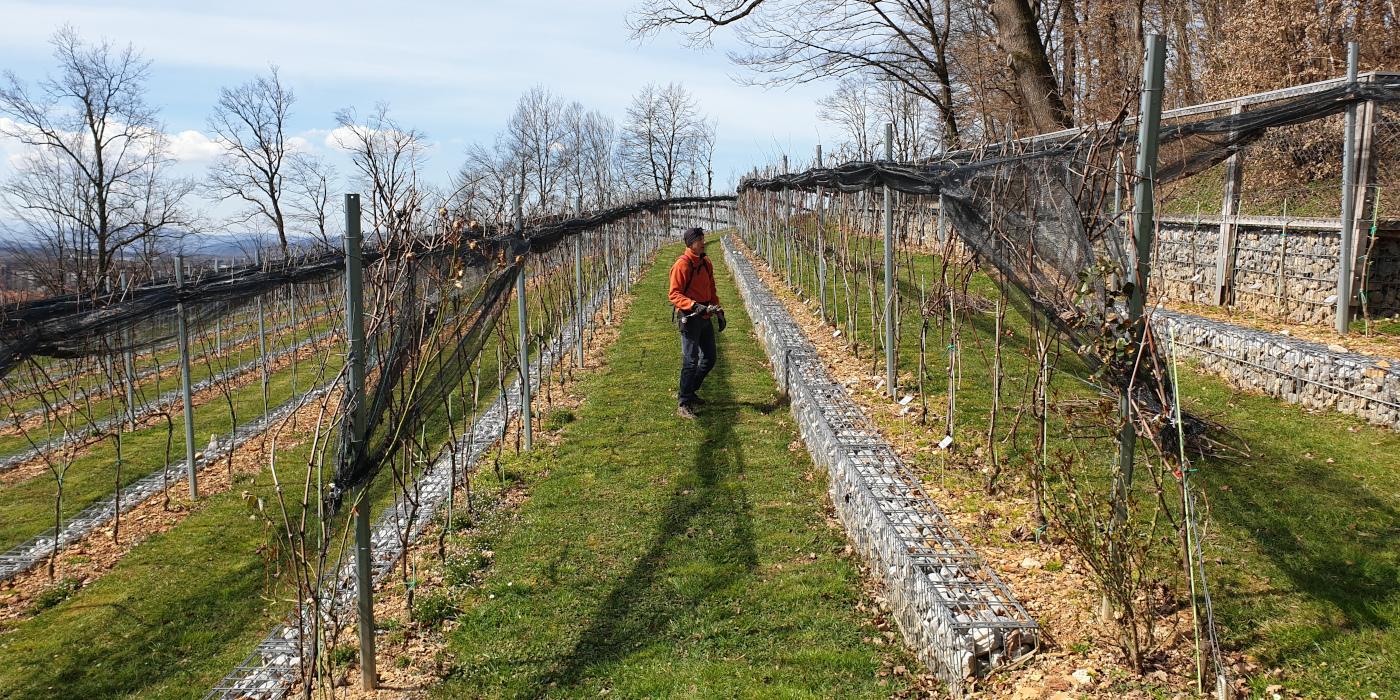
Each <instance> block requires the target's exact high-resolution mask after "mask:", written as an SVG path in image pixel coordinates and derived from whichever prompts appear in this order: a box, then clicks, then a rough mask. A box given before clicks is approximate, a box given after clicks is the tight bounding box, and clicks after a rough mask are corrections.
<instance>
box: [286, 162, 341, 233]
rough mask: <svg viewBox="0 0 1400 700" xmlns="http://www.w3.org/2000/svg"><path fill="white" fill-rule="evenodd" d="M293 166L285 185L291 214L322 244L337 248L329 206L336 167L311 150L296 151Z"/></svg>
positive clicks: (288, 210) (293, 219)
mask: <svg viewBox="0 0 1400 700" xmlns="http://www.w3.org/2000/svg"><path fill="white" fill-rule="evenodd" d="M290 165H291V170H290V171H289V172H288V173H287V184H286V189H287V194H288V195H289V197H288V198H287V201H286V208H287V212H288V214H289V217H290V218H291V220H292V221H294V222H297V223H299V224H301V227H302V228H303V229H304V230H306V231H308V232H310V233H311V235H312V236H313V237H314V238H315V239H316V241H317V243H318V244H319V245H321V246H324V247H327V248H331V247H334V245H335V244H334V243H333V242H332V241H331V236H332V234H333V233H334V230H333V224H331V221H332V218H331V216H330V207H331V183H332V182H334V181H335V176H336V173H335V166H333V165H331V164H330V162H329V161H327V160H326V159H324V158H321V157H319V156H315V155H311V154H308V153H297V154H294V157H293V158H292V159H291V161H290Z"/></svg>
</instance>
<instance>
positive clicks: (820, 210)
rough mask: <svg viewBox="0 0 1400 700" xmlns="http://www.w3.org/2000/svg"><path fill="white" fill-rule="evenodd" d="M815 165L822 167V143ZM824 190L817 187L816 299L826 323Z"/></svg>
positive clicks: (818, 148) (818, 146)
mask: <svg viewBox="0 0 1400 700" xmlns="http://www.w3.org/2000/svg"><path fill="white" fill-rule="evenodd" d="M817 167H818V168H820V167H822V145H821V144H817ZM825 200H826V191H825V190H823V189H822V188H820V187H818V188H817V300H818V304H819V308H820V309H821V313H822V323H826V206H825V205H826V201H825Z"/></svg>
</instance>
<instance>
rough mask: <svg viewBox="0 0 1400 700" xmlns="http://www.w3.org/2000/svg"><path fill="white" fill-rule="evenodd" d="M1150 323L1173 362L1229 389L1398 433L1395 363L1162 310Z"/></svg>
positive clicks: (1399, 365) (1399, 391)
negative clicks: (1184, 360) (1171, 342)
mask: <svg viewBox="0 0 1400 700" xmlns="http://www.w3.org/2000/svg"><path fill="white" fill-rule="evenodd" d="M1152 323H1153V327H1154V330H1155V331H1156V333H1157V334H1158V336H1159V337H1160V338H1161V339H1162V340H1164V341H1165V340H1167V338H1168V337H1169V332H1170V334H1171V335H1174V336H1175V341H1176V342H1175V347H1176V352H1177V353H1178V354H1179V355H1180V356H1182V357H1188V358H1191V359H1192V360H1193V361H1195V362H1196V364H1198V365H1199V366H1200V367H1201V368H1202V369H1205V370H1207V371H1209V372H1212V373H1214V374H1217V375H1219V376H1221V377H1224V378H1225V379H1226V380H1227V381H1229V382H1230V383H1231V384H1233V385H1235V386H1237V387H1240V388H1243V389H1251V390H1254V391H1259V392H1262V393H1264V394H1267V395H1269V396H1273V397H1275V398H1279V399H1283V400H1284V401H1287V402H1289V403H1296V404H1299V405H1302V406H1306V407H1308V408H1314V409H1325V410H1335V411H1339V412H1342V413H1349V414H1351V415H1354V416H1358V417H1360V418H1364V419H1365V420H1366V421H1368V422H1370V423H1374V424H1376V425H1382V426H1386V427H1389V428H1394V429H1400V360H1394V359H1385V358H1378V357H1372V356H1370V355H1362V354H1359V353H1354V352H1346V351H1344V350H1342V349H1341V348H1339V347H1337V346H1327V345H1322V344H1320V343H1314V342H1310V341H1306V340H1299V339H1297V338H1292V337H1289V336H1286V335H1280V334H1278V333H1270V332H1268V331H1261V330H1257V329H1254V328H1245V327H1241V326H1236V325H1234V324H1230V323H1225V322H1223V321H1215V320H1211V319H1207V318H1201V317H1200V316H1193V315H1191V314H1185V313H1180V312H1176V311H1168V310H1166V309H1157V310H1156V311H1154V312H1153V315H1152Z"/></svg>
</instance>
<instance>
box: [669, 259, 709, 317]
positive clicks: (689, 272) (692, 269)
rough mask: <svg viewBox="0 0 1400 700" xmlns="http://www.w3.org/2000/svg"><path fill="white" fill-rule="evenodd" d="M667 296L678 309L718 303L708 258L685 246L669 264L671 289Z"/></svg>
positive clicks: (686, 309)
mask: <svg viewBox="0 0 1400 700" xmlns="http://www.w3.org/2000/svg"><path fill="white" fill-rule="evenodd" d="M667 297H669V298H670V300H671V305H672V306H675V307H676V310H678V311H689V310H690V308H691V307H692V306H695V305H696V304H718V303H719V290H717V289H715V268H714V264H713V263H711V262H710V258H709V257H708V256H707V257H703V258H702V257H700V256H698V255H696V254H695V253H693V252H691V250H690V249H689V248H687V249H686V251H685V254H684V255H682V256H680V257H679V258H676V264H674V265H672V266H671V290H670V293H669V294H668V295H667ZM706 317H707V318H708V314H707V315H706Z"/></svg>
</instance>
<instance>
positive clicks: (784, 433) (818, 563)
mask: <svg viewBox="0 0 1400 700" xmlns="http://www.w3.org/2000/svg"><path fill="white" fill-rule="evenodd" d="M714 247H715V248H716V249H717V248H718V242H717V241H716V242H715V245H714ZM678 253H679V247H678V246H674V247H672V248H668V249H666V250H663V252H662V253H661V255H660V258H659V264H658V265H656V266H655V267H654V268H653V269H652V270H651V271H649V272H648V273H647V274H646V275H645V277H644V278H643V279H642V280H641V282H640V283H639V284H638V286H637V288H636V293H637V295H638V296H637V301H636V302H635V305H634V307H633V310H632V312H631V313H630V314H629V316H628V317H627V319H626V320H625V322H624V324H623V326H622V328H621V331H620V333H621V335H620V337H619V339H618V341H617V342H616V343H615V344H614V345H613V346H612V347H611V348H610V349H609V351H608V361H607V366H606V367H605V368H604V369H602V370H601V371H599V372H597V373H595V374H593V375H591V376H589V377H588V378H586V379H584V380H583V385H582V386H581V387H580V388H581V392H582V393H583V395H585V396H587V397H588V398H587V402H586V403H585V404H584V407H583V408H582V409H581V411H580V413H579V415H578V419H577V421H575V422H573V423H570V424H569V425H568V426H567V427H566V428H565V429H564V432H563V439H562V441H561V442H560V443H559V444H558V445H556V446H554V447H549V448H541V450H540V452H539V453H537V454H535V455H533V456H532V457H531V459H530V462H531V463H533V464H534V465H538V466H540V468H541V472H540V473H541V476H540V477H539V478H538V480H537V481H535V482H534V483H531V484H530V486H529V492H530V496H529V500H528V501H526V502H525V504H524V505H522V506H521V507H520V511H519V513H518V515H517V517H515V518H513V519H512V520H511V521H510V522H507V523H505V524H503V525H502V526H501V528H500V529H499V530H497V531H488V532H485V533H475V534H471V535H468V537H469V538H473V539H474V542H472V543H469V544H472V545H474V546H478V547H483V548H486V547H489V548H490V549H491V550H493V551H494V558H493V560H494V563H493V564H492V566H491V567H490V568H489V569H488V570H487V571H486V573H485V574H484V576H483V577H482V578H480V579H479V580H474V581H470V582H465V583H458V584H457V585H456V587H455V588H451V589H449V590H448V591H447V593H448V594H449V595H451V596H452V597H453V598H454V599H456V600H457V602H458V607H459V608H460V609H461V610H462V613H461V615H460V616H459V617H458V624H457V626H456V627H455V629H454V632H452V633H451V635H450V639H449V650H450V652H451V653H452V655H453V656H455V657H456V664H455V665H456V672H455V673H453V674H452V675H451V677H450V678H449V679H448V680H447V681H446V682H445V683H444V684H443V685H442V686H440V687H439V688H438V689H437V690H436V692H435V696H436V697H442V698H449V697H483V696H484V697H517V696H537V695H546V696H569V697H573V696H577V697H585V696H586V697H598V696H599V695H600V693H603V692H604V691H608V692H610V693H611V694H613V695H614V696H616V697H665V696H684V697H843V698H849V697H888V696H890V694H891V693H892V692H894V691H895V690H897V687H896V686H897V685H899V684H902V683H907V679H905V678H903V677H895V676H894V675H893V674H890V675H891V678H890V679H884V678H882V677H881V676H882V675H884V674H883V673H882V670H885V669H888V668H889V667H890V666H892V665H895V664H907V665H908V667H909V668H912V667H913V663H912V662H911V661H909V660H908V659H907V658H906V657H904V656H903V652H901V651H898V645H897V644H894V645H890V644H880V643H877V642H875V641H872V639H880V638H881V635H880V632H879V631H878V630H876V629H875V628H874V627H873V626H872V625H871V623H870V622H869V619H868V617H869V615H870V614H869V613H862V612H859V611H858V607H857V606H858V605H859V604H860V602H861V599H862V594H861V580H860V576H859V571H858V569H857V567H856V565H855V563H853V562H852V561H851V560H849V559H847V558H846V557H844V556H842V555H841V554H840V552H841V551H842V549H843V547H844V538H843V536H842V534H841V533H840V531H839V530H836V529H833V528H831V527H829V526H828V524H827V523H826V521H825V519H824V517H823V514H822V510H823V506H822V498H823V492H824V482H825V478H824V474H823V473H821V472H820V471H819V470H818V469H816V468H815V467H814V466H813V465H812V462H811V460H810V459H809V458H808V456H807V454H806V452H805V450H803V449H801V448H800V446H795V445H794V441H795V440H796V439H797V432H796V427H795V425H794V424H793V421H792V419H791V417H790V416H789V414H788V413H787V410H786V408H785V407H782V406H780V405H779V404H778V403H777V389H776V386H775V384H774V382H773V380H772V378H771V375H770V374H769V372H768V369H767V368H766V366H765V364H764V360H763V357H762V352H761V350H760V348H759V346H758V342H757V340H755V338H754V337H753V335H752V334H751V326H750V322H749V319H748V318H747V316H746V315H745V313H744V311H743V307H742V303H741V302H740V300H739V298H738V294H737V292H736V291H735V289H734V287H733V284H732V282H731V281H730V279H729V277H728V273H727V271H726V270H725V269H724V268H723V266H722V260H720V259H719V257H718V256H715V265H716V270H717V272H719V274H720V278H721V279H720V294H721V297H722V298H723V299H724V300H725V301H726V302H727V304H728V308H729V318H730V324H729V328H728V330H727V331H726V332H725V333H723V334H721V336H720V342H719V354H720V362H719V365H718V366H717V368H716V369H715V371H714V372H713V373H712V374H711V375H710V378H709V379H708V380H707V382H706V384H705V387H704V389H702V391H701V394H702V396H704V397H705V398H707V399H708V400H709V402H710V403H709V404H708V405H707V406H705V407H703V410H702V412H701V416H700V418H699V420H697V421H694V422H682V421H681V420H680V419H679V418H677V417H676V415H675V390H676V387H675V385H676V383H677V373H678V364H679V363H678V355H679V351H678V339H677V338H676V332H675V330H674V328H673V326H672V325H671V323H670V321H669V314H668V312H667V308H666V306H665V305H664V304H665V302H664V301H663V300H664V296H665V290H664V285H665V283H666V273H667V271H668V268H669V265H668V264H667V263H669V261H671V260H673V259H674V258H675V256H676V255H677V254H678ZM527 471H533V470H527ZM449 580H450V579H449Z"/></svg>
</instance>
